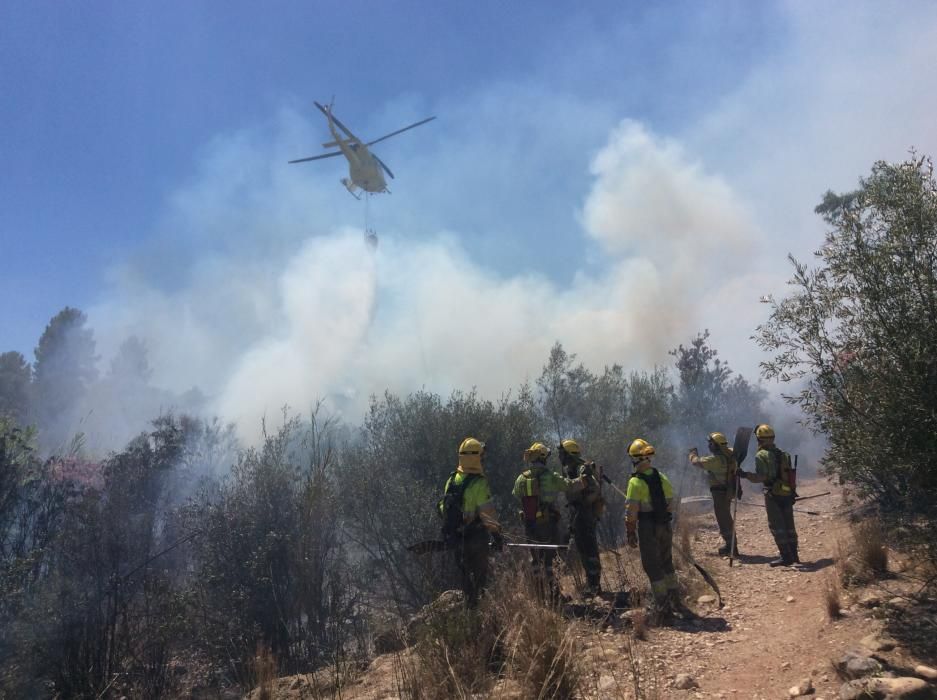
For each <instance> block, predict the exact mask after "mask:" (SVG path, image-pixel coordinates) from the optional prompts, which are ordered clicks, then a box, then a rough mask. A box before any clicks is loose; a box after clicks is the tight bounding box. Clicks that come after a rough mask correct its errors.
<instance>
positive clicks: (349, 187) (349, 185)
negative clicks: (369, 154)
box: [339, 177, 361, 200]
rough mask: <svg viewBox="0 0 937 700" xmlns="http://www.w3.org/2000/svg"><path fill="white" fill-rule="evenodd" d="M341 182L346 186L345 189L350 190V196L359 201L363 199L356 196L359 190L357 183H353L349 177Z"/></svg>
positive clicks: (358, 195)
mask: <svg viewBox="0 0 937 700" xmlns="http://www.w3.org/2000/svg"><path fill="white" fill-rule="evenodd" d="M339 182H341V183H342V184H343V185H345V189H346V190H348V194H350V195H351V196H352V197H354V198H355V199H358V200H360V199H361V195H360V194H355V189H356V188H357V185H355V183H353V182H352V181H351V180H349V179H348V178H347V177H343V178H342V179H341V180H339Z"/></svg>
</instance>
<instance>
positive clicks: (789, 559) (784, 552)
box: [768, 545, 797, 566]
mask: <svg viewBox="0 0 937 700" xmlns="http://www.w3.org/2000/svg"><path fill="white" fill-rule="evenodd" d="M778 550H779V551H780V552H781V556H780V557H778V558H777V559H775V560H774V561H771V562H768V566H790V565H791V564H793V563H794V557H796V556H797V555H796V554H794V553H792V549H791V546H790V545H784V546H783V547H778Z"/></svg>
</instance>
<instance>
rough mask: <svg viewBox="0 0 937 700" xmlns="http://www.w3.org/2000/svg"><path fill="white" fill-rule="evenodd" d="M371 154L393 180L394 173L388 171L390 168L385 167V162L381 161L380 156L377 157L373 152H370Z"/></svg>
mask: <svg viewBox="0 0 937 700" xmlns="http://www.w3.org/2000/svg"><path fill="white" fill-rule="evenodd" d="M371 156H372V157H373V158H374V160H376V161H377V163H378V165H380V166H381V167H382V168H384V172H385V173H387V174H388V175H390V179H391V180H393V179H394V174H393V173H392V172H391V171H390V168H388V167H387V164H386V163H385V162H384V161H382V160H381V159H380V158H378V157H377V156H376V155H375V154H374V153H372V154H371Z"/></svg>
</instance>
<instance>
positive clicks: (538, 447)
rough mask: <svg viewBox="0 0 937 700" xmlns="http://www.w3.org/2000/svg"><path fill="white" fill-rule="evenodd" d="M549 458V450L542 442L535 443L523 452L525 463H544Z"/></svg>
mask: <svg viewBox="0 0 937 700" xmlns="http://www.w3.org/2000/svg"><path fill="white" fill-rule="evenodd" d="M549 456H550V448H549V447H547V446H546V445H544V444H543V443H542V442H535V443H534V444H533V445H531V446H530V447H528V448H527V449H526V450H524V461H525V462H546V461H547V457H549Z"/></svg>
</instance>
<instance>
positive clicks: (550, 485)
mask: <svg viewBox="0 0 937 700" xmlns="http://www.w3.org/2000/svg"><path fill="white" fill-rule="evenodd" d="M549 456H550V450H549V448H548V447H547V446H546V445H544V444H543V443H542V442H535V443H534V444H532V445H531V446H530V447H529V448H528V449H526V450H524V462H525V463H527V464H529V465H530V466H529V467H528V468H527V469H525V470H524V471H523V472H521V474H520V475H519V476H518V477H517V480H516V481H515V482H514V491H513V493H514V496H515V497H516V498H517V500H518V501H519V502H520V505H521V510H520V517H521V521H522V522H523V523H524V535H525V536H526V538H527V541H528V542H530V543H534V544H552V545H558V544H560V517H561V516H560V510H559V507H558V506H557V502H556V501H557V498H558V497H559V494H560V493H561V492H562V493H568V492H571V491H572V492H578V491H581V490H583V488H585V485H586V480H585V478H579V479H567V478H565V477H564V476H562V475H561V474H557V473H556V472H554V471H552V470H550V469H548V468H547V458H548V457H549ZM555 558H556V550H555V549H531V550H530V563H531V567H532V569H533V575H534V583H535V586H536V590H537V593H538V595H540V597H541V599H543V600H545V599H546V598H547V596H549V599H550V601H551V602H553V603H556V602H558V601H559V600H560V598H561V595H560V587H559V584H558V583H557V581H556V577H555V576H554V575H553V560H554V559H555Z"/></svg>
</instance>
